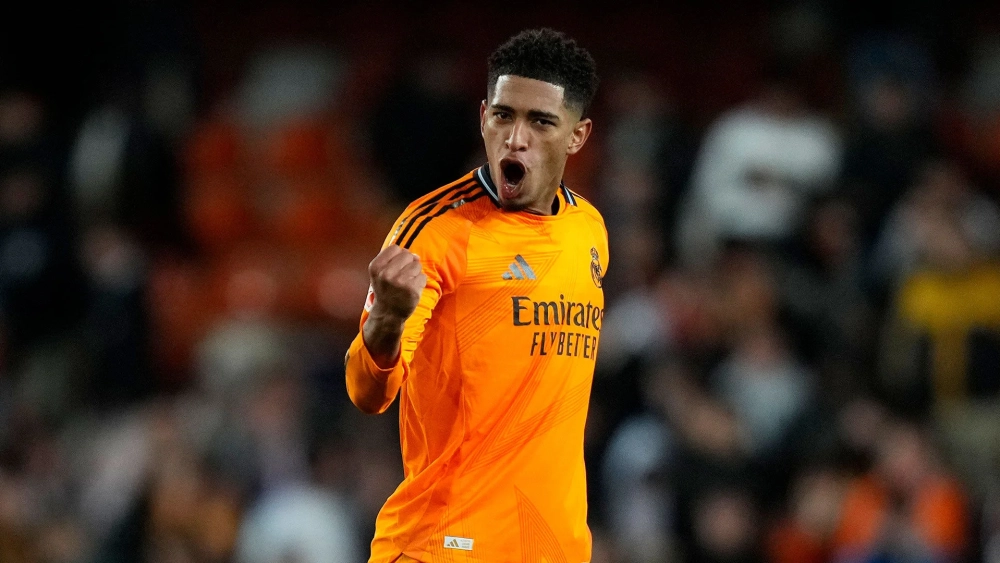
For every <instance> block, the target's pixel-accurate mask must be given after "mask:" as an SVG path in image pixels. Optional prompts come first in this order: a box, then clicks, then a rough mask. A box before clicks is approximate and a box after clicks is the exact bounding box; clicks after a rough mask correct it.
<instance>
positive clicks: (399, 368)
mask: <svg viewBox="0 0 1000 563" xmlns="http://www.w3.org/2000/svg"><path fill="white" fill-rule="evenodd" d="M347 358H348V360H347V365H348V368H350V367H351V364H352V363H354V362H357V363H356V364H355V365H356V366H357V367H359V368H360V369H361V371H363V372H365V373H367V374H369V375H371V376H372V377H373V378H375V379H376V380H378V381H379V382H381V383H385V382H386V381H388V380H389V378H391V377H392V376H393V375H394V374H396V373H397V372H398V374H399V375H402V372H403V354H402V353H400V354H399V356H398V357H397V358H396V364H395V365H394V366H392V367H390V368H382V367H379V365H378V364H377V363H375V360H374V358H372V355H371V353H369V352H368V347H367V346H365V340H364V337H363V336H362V335H361V333H360V332H359V333H358V335H357V336H356V337H355V338H354V342H352V343H351V347H350V348H349V349H348V351H347Z"/></svg>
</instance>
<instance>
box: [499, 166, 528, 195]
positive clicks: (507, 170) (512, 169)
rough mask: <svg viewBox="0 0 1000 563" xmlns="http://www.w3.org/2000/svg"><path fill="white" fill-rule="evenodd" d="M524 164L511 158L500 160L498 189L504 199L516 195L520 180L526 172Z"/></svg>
mask: <svg viewBox="0 0 1000 563" xmlns="http://www.w3.org/2000/svg"><path fill="white" fill-rule="evenodd" d="M527 172H528V171H527V170H526V169H525V167H524V165H523V164H521V163H520V162H518V161H517V160H515V159H512V158H505V159H503V160H501V161H500V175H501V182H500V191H501V192H502V195H503V197H504V199H511V198H513V197H515V196H517V194H518V192H519V191H520V187H521V181H522V180H524V176H525V175H526V174H527Z"/></svg>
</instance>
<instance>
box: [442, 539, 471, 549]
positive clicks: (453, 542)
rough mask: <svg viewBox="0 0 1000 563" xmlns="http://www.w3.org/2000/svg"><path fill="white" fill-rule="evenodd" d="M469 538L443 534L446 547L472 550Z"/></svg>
mask: <svg viewBox="0 0 1000 563" xmlns="http://www.w3.org/2000/svg"><path fill="white" fill-rule="evenodd" d="M472 542H473V540H472V539H471V538H457V537H455V536H445V537H444V546H445V547H446V548H448V549H461V550H462V551H472Z"/></svg>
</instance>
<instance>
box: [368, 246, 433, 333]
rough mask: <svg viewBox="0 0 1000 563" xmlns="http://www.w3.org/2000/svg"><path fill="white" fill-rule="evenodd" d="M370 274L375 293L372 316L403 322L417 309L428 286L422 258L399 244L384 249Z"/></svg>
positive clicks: (370, 267)
mask: <svg viewBox="0 0 1000 563" xmlns="http://www.w3.org/2000/svg"><path fill="white" fill-rule="evenodd" d="M368 276H369V277H370V278H371V284H372V289H373V290H374V292H375V302H374V304H373V305H372V309H371V311H370V315H371V317H373V318H378V319H380V320H383V319H384V320H385V321H386V322H390V323H392V322H398V323H399V324H400V325H401V324H402V323H404V322H406V319H408V318H410V315H412V314H413V311H415V310H416V308H417V303H419V302H420V293H421V292H422V291H423V290H424V287H425V286H426V285H427V276H425V275H424V273H423V271H422V270H421V266H420V257H419V256H417V255H416V254H414V253H412V252H410V251H409V250H406V249H404V248H400V247H399V246H397V245H395V244H392V245H389V246H387V247H385V248H384V249H382V251H381V252H379V253H378V256H376V257H375V259H374V260H372V261H371V263H370V264H368Z"/></svg>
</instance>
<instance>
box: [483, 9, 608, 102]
mask: <svg viewBox="0 0 1000 563" xmlns="http://www.w3.org/2000/svg"><path fill="white" fill-rule="evenodd" d="M487 68H488V75H487V81H486V90H487V92H488V93H489V95H490V96H491V97H492V95H493V88H494V86H496V83H497V79H498V78H499V77H501V76H503V75H505V74H508V75H514V76H522V77H524V78H533V79H535V80H542V81H544V82H548V83H550V84H555V85H557V86H562V87H563V90H564V102H565V104H566V107H569V108H573V109H575V110H578V111H579V112H580V114H581V115H583V114H585V113H586V112H587V108H588V107H590V102H591V101H592V100H593V99H594V93H595V92H597V82H598V79H597V64H596V63H595V62H594V58H593V57H592V56H590V53H589V52H587V50H586V49H584V48H583V47H580V46H578V45H577V44H576V41H574V40H573V39H570V38H569V37H567V36H566V34H564V33H562V32H559V31H555V30H553V29H549V28H541V29H528V30H525V31H522V32H521V33H518V34H517V35H515V36H514V37H511V38H510V39H508V40H507V42H506V43H504V44H503V45H500V46H499V47H497V50H496V51H493V54H491V55H490V58H489V60H488V61H487Z"/></svg>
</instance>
